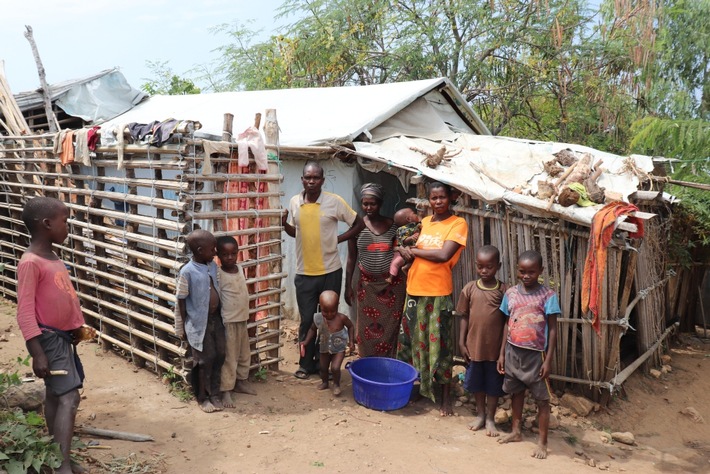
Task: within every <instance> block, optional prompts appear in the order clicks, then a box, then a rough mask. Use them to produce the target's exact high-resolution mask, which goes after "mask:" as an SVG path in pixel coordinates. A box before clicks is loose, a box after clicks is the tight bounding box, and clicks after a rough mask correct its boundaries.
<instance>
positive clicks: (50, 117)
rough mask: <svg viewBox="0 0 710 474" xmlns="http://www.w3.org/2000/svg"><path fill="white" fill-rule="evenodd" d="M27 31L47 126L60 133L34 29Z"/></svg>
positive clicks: (26, 35) (27, 26) (26, 26)
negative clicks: (35, 65)
mask: <svg viewBox="0 0 710 474" xmlns="http://www.w3.org/2000/svg"><path fill="white" fill-rule="evenodd" d="M25 28H26V29H27V31H25V38H27V41H29V42H30V47H31V48H32V55H33V56H34V58H35V63H37V73H38V74H39V85H40V90H41V91H42V98H43V99H44V113H45V114H47V126H48V127H49V131H50V132H51V133H57V132H58V131H59V123H58V122H57V117H55V115H54V111H53V110H52V100H51V98H50V97H49V85H48V84H47V76H46V73H45V71H44V66H43V65H42V59H41V58H40V57H39V50H38V49H37V44H36V43H35V39H34V36H33V35H32V27H31V26H29V25H25Z"/></svg>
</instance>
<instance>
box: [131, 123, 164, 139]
mask: <svg viewBox="0 0 710 474" xmlns="http://www.w3.org/2000/svg"><path fill="white" fill-rule="evenodd" d="M158 123H159V122H158V121H157V120H153V121H152V122H150V123H137V122H131V123H129V124H128V125H127V127H128V133H129V134H130V135H131V138H132V139H133V141H134V142H143V141H145V142H146V143H147V142H148V141H149V140H150V138H149V137H150V136H151V135H153V129H154V128H155V126H156V125H158Z"/></svg>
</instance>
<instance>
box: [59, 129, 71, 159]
mask: <svg viewBox="0 0 710 474" xmlns="http://www.w3.org/2000/svg"><path fill="white" fill-rule="evenodd" d="M73 141H74V130H67V133H66V134H65V135H64V140H63V141H62V152H61V156H60V158H59V159H60V161H61V162H62V164H63V165H68V164H71V163H74V143H73Z"/></svg>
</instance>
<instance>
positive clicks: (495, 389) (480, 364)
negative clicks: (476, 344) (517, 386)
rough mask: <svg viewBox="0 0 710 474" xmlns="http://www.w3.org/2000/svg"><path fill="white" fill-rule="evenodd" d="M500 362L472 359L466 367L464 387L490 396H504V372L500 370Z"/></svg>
mask: <svg viewBox="0 0 710 474" xmlns="http://www.w3.org/2000/svg"><path fill="white" fill-rule="evenodd" d="M497 365H498V362H496V361H490V360H484V361H471V362H469V364H468V369H466V378H465V379H464V381H463V388H464V389H466V391H467V392H469V393H476V392H485V393H486V395H488V396H490V397H502V396H503V395H505V392H504V391H503V374H501V373H499V372H498V367H497Z"/></svg>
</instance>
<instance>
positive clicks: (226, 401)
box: [222, 392, 234, 408]
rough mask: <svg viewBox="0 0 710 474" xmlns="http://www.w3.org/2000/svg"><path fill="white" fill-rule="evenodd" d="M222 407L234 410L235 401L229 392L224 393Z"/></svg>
mask: <svg viewBox="0 0 710 474" xmlns="http://www.w3.org/2000/svg"><path fill="white" fill-rule="evenodd" d="M222 406H223V407H224V408H234V400H232V394H230V393H229V392H222Z"/></svg>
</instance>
